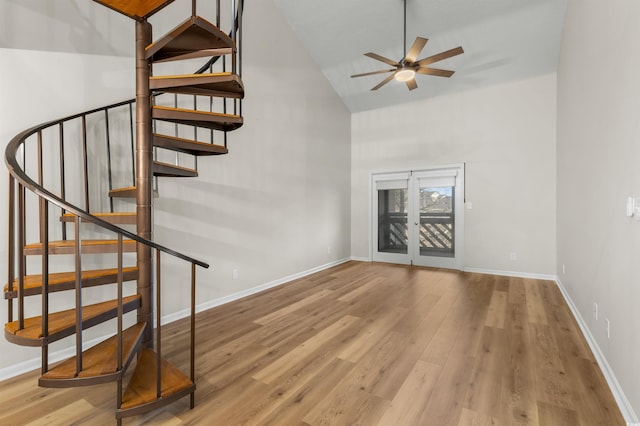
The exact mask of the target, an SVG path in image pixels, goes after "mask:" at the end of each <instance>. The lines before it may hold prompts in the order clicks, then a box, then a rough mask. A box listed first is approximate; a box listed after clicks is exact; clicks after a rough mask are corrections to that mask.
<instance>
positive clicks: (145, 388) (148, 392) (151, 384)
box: [116, 349, 196, 419]
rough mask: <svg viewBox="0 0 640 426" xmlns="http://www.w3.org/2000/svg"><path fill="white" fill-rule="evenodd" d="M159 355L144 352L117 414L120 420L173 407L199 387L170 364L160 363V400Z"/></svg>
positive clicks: (166, 362)
mask: <svg viewBox="0 0 640 426" xmlns="http://www.w3.org/2000/svg"><path fill="white" fill-rule="evenodd" d="M156 356H157V355H156V353H155V352H154V351H153V350H151V349H145V350H144V351H143V352H142V355H141V356H140V358H139V359H138V364H137V365H136V368H135V370H134V372H133V375H132V376H131V380H130V381H129V384H128V386H127V388H126V390H125V392H124V395H123V397H122V404H121V405H120V407H119V408H118V410H117V411H116V417H117V418H119V419H120V418H123V417H128V416H136V415H139V414H143V413H146V412H148V411H151V410H155V409H156V408H159V407H162V406H165V405H167V404H170V403H172V402H174V401H176V400H178V399H180V398H182V397H184V396H187V395H189V394H191V393H193V392H194V391H195V389H196V385H195V383H194V382H192V381H191V379H189V378H188V377H187V376H186V375H185V374H183V373H182V372H181V371H180V370H178V369H177V368H176V367H174V366H173V365H171V364H170V363H169V362H168V361H166V360H164V359H162V360H161V371H162V385H161V397H160V398H157V394H156V365H157V361H156Z"/></svg>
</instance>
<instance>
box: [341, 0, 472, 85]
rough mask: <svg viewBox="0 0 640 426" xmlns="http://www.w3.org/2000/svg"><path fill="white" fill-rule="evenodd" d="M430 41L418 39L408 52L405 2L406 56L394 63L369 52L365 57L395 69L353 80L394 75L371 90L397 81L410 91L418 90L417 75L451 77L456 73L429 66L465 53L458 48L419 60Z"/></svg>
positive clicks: (370, 73)
mask: <svg viewBox="0 0 640 426" xmlns="http://www.w3.org/2000/svg"><path fill="white" fill-rule="evenodd" d="M428 41H429V40H428V39H426V38H422V37H416V41H414V42H413V44H412V45H411V48H410V49H409V50H408V51H407V0H404V50H403V51H404V52H406V54H405V56H404V57H403V58H402V59H401V60H400V61H398V62H396V61H393V60H392V59H389V58H385V57H384V56H381V55H378V54H377V53H373V52H368V53H365V54H364V55H365V56H368V57H370V58H372V59H375V60H376V61H380V62H384V63H385V64H387V65H390V66H392V67H394V68H391V69H384V70H378V71H372V72H366V73H363V74H354V75H352V76H351V78H355V77H364V76H369V75H375V74H386V73H392V74H391V75H389V76H388V77H387V78H385V79H384V80H382V81H381V82H380V83H378V84H377V85H376V86H374V87H373V88H371V90H378V89H379V88H381V87H382V86H384V85H385V84H387V83H388V82H390V81H391V80H393V79H395V80H397V81H400V82H404V83H405V84H406V85H407V88H408V89H409V90H413V89H417V88H418V83H416V79H415V75H416V73H417V74H425V75H434V76H437V77H447V78H448V77H451V76H452V75H453V74H454V72H455V71H450V70H443V69H438V68H431V67H429V65H431V64H433V63H436V62H439V61H443V60H445V59H448V58H451V57H453V56H457V55H460V54H462V53H464V50H463V49H462V47H460V46H459V47H456V48H454V49H450V50H447V51H444V52H441V53H438V54H436V55H432V56H429V57H427V58H424V59H420V60H418V55H420V53H421V52H422V49H424V47H425V46H426V44H427V42H428Z"/></svg>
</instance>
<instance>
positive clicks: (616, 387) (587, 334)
mask: <svg viewBox="0 0 640 426" xmlns="http://www.w3.org/2000/svg"><path fill="white" fill-rule="evenodd" d="M555 281H556V284H557V285H558V288H559V289H560V292H561V293H562V296H563V297H564V300H565V301H566V302H567V305H569V309H571V312H572V313H573V317H574V318H575V319H576V322H577V323H578V326H579V327H580V330H581V331H582V334H583V335H584V338H585V339H586V340H587V343H588V344H589V347H590V348H591V352H593V356H594V357H595V359H596V361H597V362H598V365H599V366H600V370H602V374H603V375H604V377H605V379H606V380H607V384H608V385H609V388H610V389H611V393H613V397H614V398H615V400H616V402H617V403H618V407H619V408H620V411H621V412H622V415H623V417H624V419H625V421H626V422H627V424H629V425H631V424H640V423H639V420H638V416H637V415H636V413H635V411H634V410H633V407H632V406H631V403H630V402H629V400H628V399H627V396H626V395H625V394H624V391H623V390H622V387H621V386H620V383H619V382H618V379H617V378H616V376H615V374H614V373H613V370H612V369H611V366H610V365H609V363H608V362H607V358H606V357H605V356H604V354H603V353H602V351H601V350H600V346H598V342H596V339H594V337H593V335H592V334H591V330H589V327H588V326H587V323H586V322H585V321H584V318H582V315H580V311H578V308H577V307H576V305H575V304H574V303H573V300H571V296H569V293H568V292H567V290H566V289H565V288H564V285H562V282H561V281H560V279H559V278H557V277H556V279H555Z"/></svg>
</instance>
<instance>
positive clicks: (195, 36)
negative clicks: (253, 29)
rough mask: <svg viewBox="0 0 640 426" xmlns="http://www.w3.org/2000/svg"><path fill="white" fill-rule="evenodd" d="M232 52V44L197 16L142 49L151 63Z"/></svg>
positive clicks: (209, 23)
mask: <svg viewBox="0 0 640 426" xmlns="http://www.w3.org/2000/svg"><path fill="white" fill-rule="evenodd" d="M234 51H235V43H234V41H233V40H232V39H231V38H230V37H229V36H228V35H227V34H225V33H224V32H223V31H221V30H220V29H219V28H218V27H216V26H215V25H213V24H212V23H211V22H209V21H207V20H206V19H203V18H201V17H200V16H192V17H190V18H188V19H187V20H186V21H184V22H183V23H182V24H180V25H178V26H177V27H175V28H174V29H173V30H171V31H170V32H169V33H167V34H165V35H164V36H162V37H161V38H160V39H159V40H157V41H156V42H154V43H152V44H150V45H149V46H147V48H146V57H147V59H153V61H154V62H161V61H171V60H178V59H188V58H199V57H205V56H220V55H224V54H229V53H232V52H234Z"/></svg>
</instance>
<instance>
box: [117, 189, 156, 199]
mask: <svg viewBox="0 0 640 426" xmlns="http://www.w3.org/2000/svg"><path fill="white" fill-rule="evenodd" d="M158 196H159V195H158V191H156V190H154V191H153V197H154V198H158ZM109 197H111V198H136V187H135V186H128V187H125V188H116V189H112V190H111V191H109Z"/></svg>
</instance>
